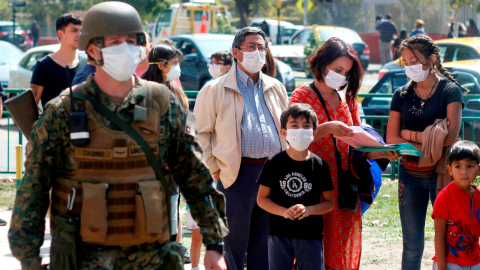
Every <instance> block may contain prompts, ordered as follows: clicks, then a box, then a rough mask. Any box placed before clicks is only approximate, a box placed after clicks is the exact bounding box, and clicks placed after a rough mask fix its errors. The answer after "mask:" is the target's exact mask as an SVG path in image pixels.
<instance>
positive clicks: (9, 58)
mask: <svg viewBox="0 0 480 270" xmlns="http://www.w3.org/2000/svg"><path fill="white" fill-rule="evenodd" d="M0 52H2V53H1V54H0V65H4V64H17V63H18V61H20V58H22V56H23V52H22V50H20V49H19V48H17V47H16V46H15V45H13V44H11V43H8V42H0Z"/></svg>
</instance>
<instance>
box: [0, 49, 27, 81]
mask: <svg viewBox="0 0 480 270" xmlns="http://www.w3.org/2000/svg"><path fill="white" fill-rule="evenodd" d="M0 52H2V53H0V83H1V84H2V87H3V88H7V86H8V82H9V81H10V67H12V66H13V65H16V64H17V63H18V61H20V59H21V58H22V56H23V51H22V50H20V49H19V48H18V47H17V46H15V45H13V44H12V43H10V42H6V41H0Z"/></svg>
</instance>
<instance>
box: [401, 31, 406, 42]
mask: <svg viewBox="0 0 480 270" xmlns="http://www.w3.org/2000/svg"><path fill="white" fill-rule="evenodd" d="M406 38H407V29H402V30H401V31H400V39H401V40H404V39H406Z"/></svg>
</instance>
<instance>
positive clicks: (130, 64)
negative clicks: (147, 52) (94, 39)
mask: <svg viewBox="0 0 480 270" xmlns="http://www.w3.org/2000/svg"><path fill="white" fill-rule="evenodd" d="M100 50H101V51H102V55H103V66H102V69H103V70H105V72H107V74H108V75H110V76H112V77H113V78H114V79H115V80H117V81H128V80H129V79H130V78H131V77H132V75H133V73H134V72H135V69H136V68H137V66H138V63H139V62H140V48H139V47H138V46H136V45H129V44H127V43H126V42H124V43H122V44H120V45H116V46H112V47H107V48H103V49H100Z"/></svg>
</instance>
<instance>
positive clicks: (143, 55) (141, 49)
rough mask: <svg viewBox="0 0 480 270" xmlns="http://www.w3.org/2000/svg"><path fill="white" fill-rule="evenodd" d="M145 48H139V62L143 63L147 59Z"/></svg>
mask: <svg viewBox="0 0 480 270" xmlns="http://www.w3.org/2000/svg"><path fill="white" fill-rule="evenodd" d="M147 56H148V55H147V48H145V47H140V62H143V60H145V58H147Z"/></svg>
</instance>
